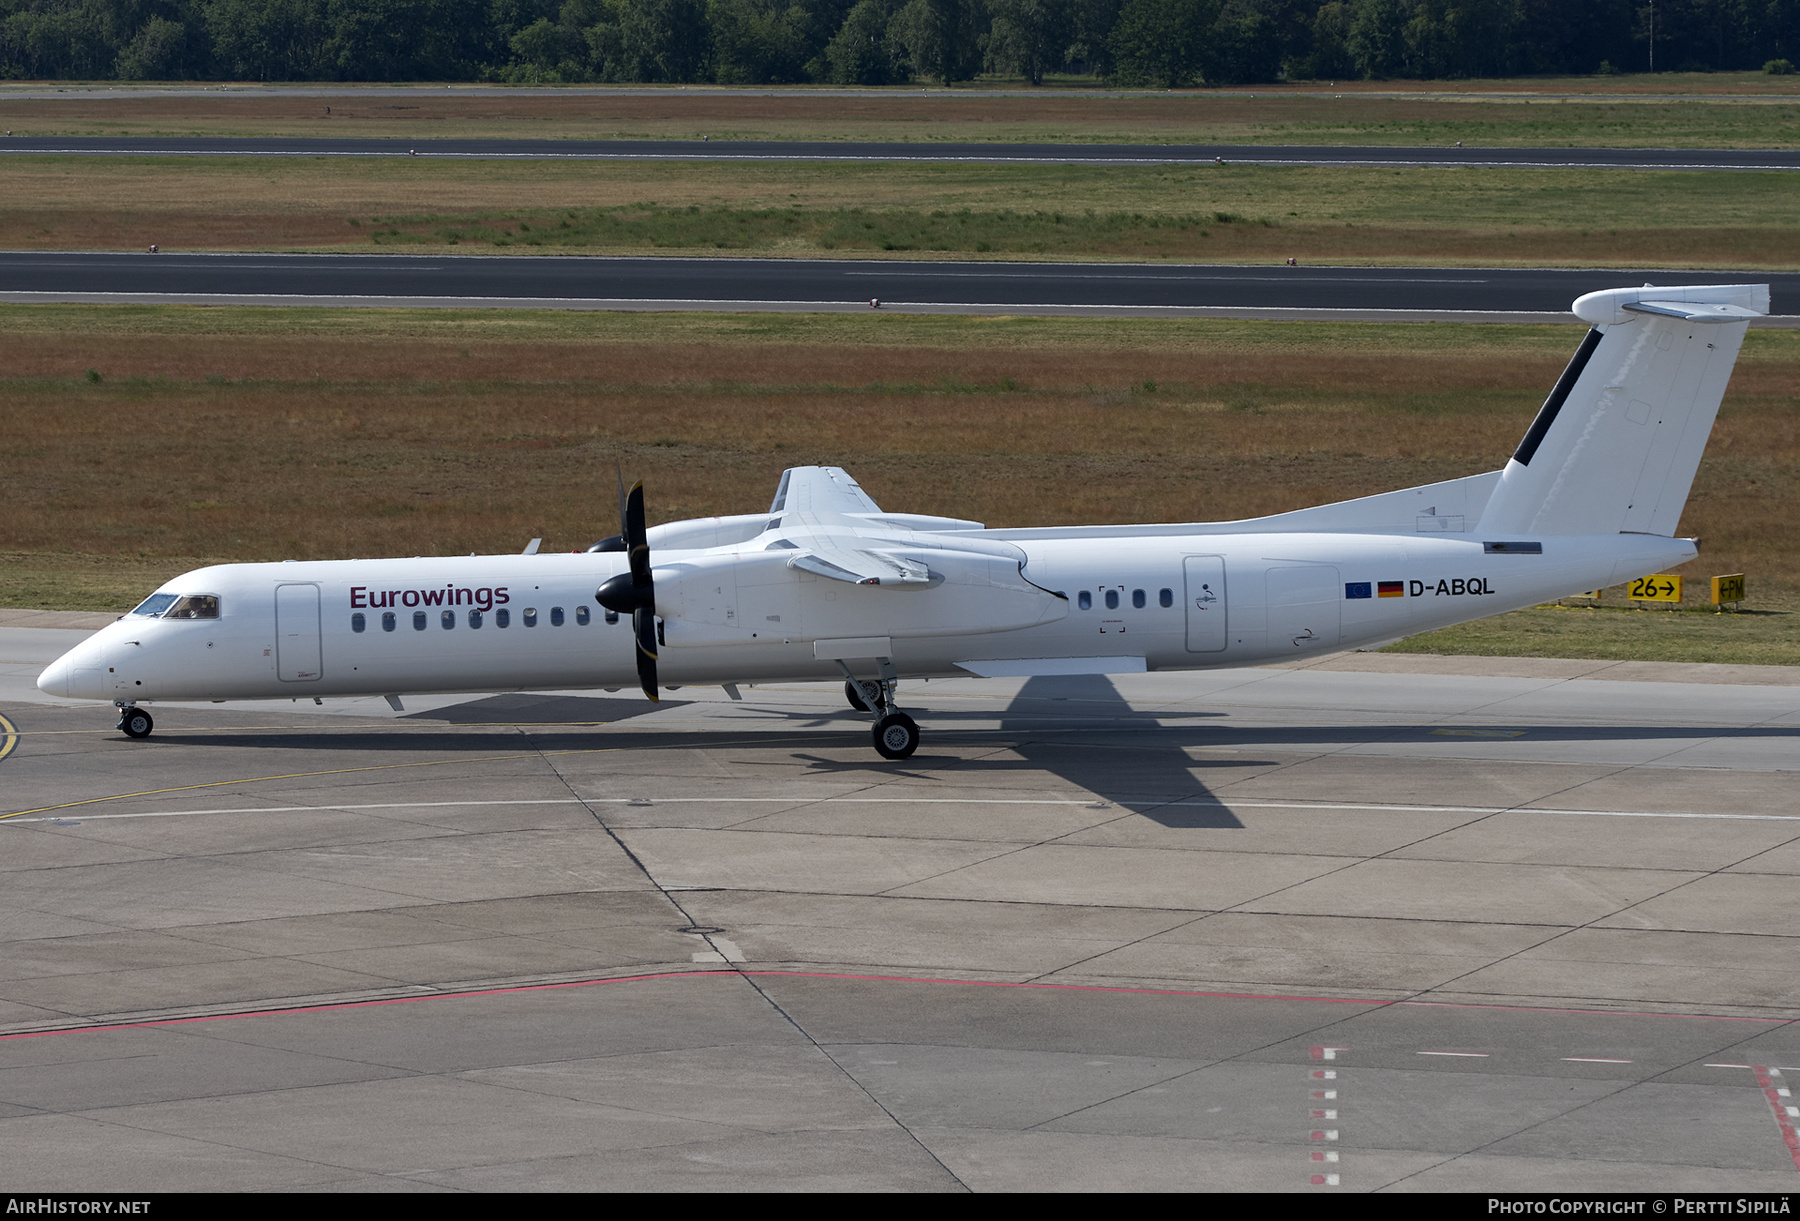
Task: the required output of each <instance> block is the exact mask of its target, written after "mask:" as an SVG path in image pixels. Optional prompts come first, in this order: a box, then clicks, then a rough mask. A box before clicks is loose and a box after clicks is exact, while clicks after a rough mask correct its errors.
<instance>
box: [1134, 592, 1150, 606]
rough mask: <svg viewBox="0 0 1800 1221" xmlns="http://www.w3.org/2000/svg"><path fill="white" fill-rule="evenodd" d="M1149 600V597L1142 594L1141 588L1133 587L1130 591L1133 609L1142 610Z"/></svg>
mask: <svg viewBox="0 0 1800 1221" xmlns="http://www.w3.org/2000/svg"><path fill="white" fill-rule="evenodd" d="M1149 602H1150V599H1149V598H1146V597H1145V596H1144V591H1143V590H1141V589H1134V590H1132V591H1131V605H1132V607H1133V608H1134V609H1136V610H1143V609H1144V607H1145V606H1147V605H1149Z"/></svg>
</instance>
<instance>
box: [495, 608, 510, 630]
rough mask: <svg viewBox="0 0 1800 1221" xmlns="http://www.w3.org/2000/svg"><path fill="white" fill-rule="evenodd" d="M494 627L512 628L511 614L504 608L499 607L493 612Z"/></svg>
mask: <svg viewBox="0 0 1800 1221" xmlns="http://www.w3.org/2000/svg"><path fill="white" fill-rule="evenodd" d="M494 626H495V627H511V626H512V612H511V611H509V610H507V609H506V608H505V607H501V608H500V609H499V610H497V611H495V612H494Z"/></svg>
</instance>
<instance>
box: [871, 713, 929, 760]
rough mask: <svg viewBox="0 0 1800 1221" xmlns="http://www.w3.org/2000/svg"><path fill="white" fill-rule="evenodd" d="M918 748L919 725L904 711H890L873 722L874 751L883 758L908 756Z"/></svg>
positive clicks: (903, 757)
mask: <svg viewBox="0 0 1800 1221" xmlns="http://www.w3.org/2000/svg"><path fill="white" fill-rule="evenodd" d="M917 749H919V726H918V725H917V724H916V723H915V722H914V721H913V719H912V718H911V717H909V716H907V715H906V714H905V713H904V712H890V713H888V714H887V715H886V716H884V717H882V718H881V719H880V720H879V721H876V722H875V751H876V753H877V754H879V755H880V756H881V757H882V758H883V759H905V758H909V757H910V756H911V755H912V753H913V751H915V750H917Z"/></svg>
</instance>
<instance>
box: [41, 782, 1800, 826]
mask: <svg viewBox="0 0 1800 1221" xmlns="http://www.w3.org/2000/svg"><path fill="white" fill-rule="evenodd" d="M223 783H225V784H230V783H233V782H232V781H224V782H223ZM241 783H244V784H253V783H255V782H254V781H252V780H245V781H242V782H241ZM107 800H113V799H111V798H106V797H99V798H93V799H91V802H99V801H107ZM753 803H782V804H788V803H792V804H797V805H911V806H920V805H949V806H1080V807H1082V808H1084V809H1089V808H1093V806H1094V799H1093V798H1092V797H1074V798H1056V797H805V796H789V797H656V798H643V797H586V798H583V797H545V798H526V799H519V800H508V801H387V802H379V803H375V804H369V805H324V806H237V807H232V808H225V809H208V810H141V811H137V812H135V813H130V814H74V813H63V814H56V815H46V816H45V817H43V818H11V819H7V820H6V821H9V822H15V823H28V822H60V821H64V820H67V819H69V818H71V817H79V818H81V819H82V820H83V821H86V822H98V821H99V820H101V819H109V818H180V817H185V816H187V815H192V814H297V813H316V814H317V813H329V812H338V811H345V810H432V809H455V808H459V807H476V806H554V805H589V806H601V805H615V806H617V805H625V806H652V805H694V804H729V805H749V804H753ZM1114 804H1116V805H1118V806H1119V807H1120V808H1121V809H1126V810H1136V809H1144V810H1170V809H1202V810H1320V811H1332V810H1347V811H1361V812H1373V813H1383V814H1469V815H1474V816H1478V817H1480V816H1488V815H1494V814H1555V815H1560V816H1566V817H1583V818H1690V819H1704V820H1725V821H1748V822H1800V814H1721V813H1715V812H1711V811H1696V810H1565V809H1558V808H1553V807H1547V806H1426V805H1377V804H1374V803H1368V802H1325V801H1119V802H1115V803H1114Z"/></svg>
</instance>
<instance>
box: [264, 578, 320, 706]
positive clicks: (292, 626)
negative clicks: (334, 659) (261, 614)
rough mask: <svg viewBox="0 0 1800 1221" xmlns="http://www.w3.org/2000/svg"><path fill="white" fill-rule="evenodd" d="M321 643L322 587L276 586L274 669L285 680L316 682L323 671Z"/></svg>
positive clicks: (285, 681)
mask: <svg viewBox="0 0 1800 1221" xmlns="http://www.w3.org/2000/svg"><path fill="white" fill-rule="evenodd" d="M324 672H325V665H324V658H323V656H322V654H321V650H320V645H319V587H318V586H317V585H277V586H276V587H275V673H276V675H277V676H278V677H279V678H280V679H281V681H282V682H284V683H307V682H317V681H318V679H319V678H320V677H321V676H322V675H323V674H324Z"/></svg>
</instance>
